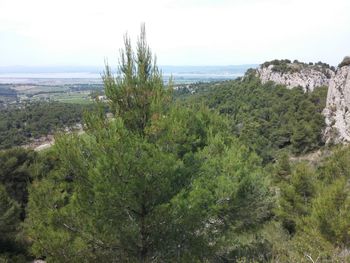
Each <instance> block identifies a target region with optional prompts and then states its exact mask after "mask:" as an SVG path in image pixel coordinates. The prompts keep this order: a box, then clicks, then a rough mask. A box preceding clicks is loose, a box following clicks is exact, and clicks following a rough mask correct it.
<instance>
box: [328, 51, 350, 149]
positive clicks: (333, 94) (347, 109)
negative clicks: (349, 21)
mask: <svg viewBox="0 0 350 263" xmlns="http://www.w3.org/2000/svg"><path fill="white" fill-rule="evenodd" d="M347 61H348V62H347ZM323 114H324V116H325V119H326V129H325V132H324V139H325V141H326V143H331V142H332V143H343V142H350V59H349V58H348V57H347V58H345V59H344V60H343V62H342V63H341V64H339V68H338V69H337V71H336V74H335V76H334V77H333V78H332V79H331V81H330V83H329V88H328V94H327V104H326V108H325V109H324V111H323Z"/></svg>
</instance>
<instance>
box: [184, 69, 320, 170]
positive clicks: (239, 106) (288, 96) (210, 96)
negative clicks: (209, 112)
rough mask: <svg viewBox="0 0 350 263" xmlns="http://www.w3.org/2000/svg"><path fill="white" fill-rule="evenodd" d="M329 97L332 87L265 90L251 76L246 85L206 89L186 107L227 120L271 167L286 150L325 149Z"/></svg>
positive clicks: (269, 85)
mask: <svg viewBox="0 0 350 263" xmlns="http://www.w3.org/2000/svg"><path fill="white" fill-rule="evenodd" d="M326 96H327V88H326V87H320V88H316V89H315V90H314V91H313V92H309V93H304V92H303V90H302V89H301V88H294V89H287V88H286V87H285V86H282V85H276V84H274V83H273V82H269V83H266V84H261V82H260V80H259V79H258V78H257V77H255V76H254V74H253V73H250V72H248V73H247V74H246V76H245V77H244V78H243V79H238V80H233V81H227V82H222V83H214V84H210V83H209V84H201V85H199V87H198V88H197V89H196V93H195V95H192V96H188V97H187V100H186V99H185V103H187V104H204V105H208V106H209V107H210V108H212V109H214V110H216V111H217V112H219V113H220V114H222V115H225V116H227V117H228V119H229V120H230V124H231V129H232V133H233V134H234V135H235V136H238V138H239V140H240V141H241V142H243V143H244V144H245V145H247V146H249V147H250V148H251V149H252V150H254V151H255V152H256V153H257V154H258V155H259V156H261V157H262V158H263V160H264V162H265V163H267V162H269V161H271V160H273V159H274V158H276V157H277V155H278V153H279V152H281V151H282V150H283V151H285V150H287V151H289V152H291V153H293V154H303V153H307V152H309V151H312V150H315V149H317V148H319V147H320V146H322V145H323V141H322V130H323V128H324V126H325V122H324V117H323V116H322V110H323V109H324V107H325V104H326Z"/></svg>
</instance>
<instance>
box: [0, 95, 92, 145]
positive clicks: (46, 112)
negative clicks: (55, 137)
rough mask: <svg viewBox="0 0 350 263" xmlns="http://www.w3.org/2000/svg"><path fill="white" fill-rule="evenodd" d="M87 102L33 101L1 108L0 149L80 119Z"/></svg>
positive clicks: (75, 122) (23, 142)
mask: <svg viewBox="0 0 350 263" xmlns="http://www.w3.org/2000/svg"><path fill="white" fill-rule="evenodd" d="M86 109H88V106H84V105H79V104H64V103H58V102H51V103H32V104H28V105H24V106H22V107H10V108H7V109H2V110H1V111H0V149H6V148H10V147H13V146H19V145H22V144H25V143H28V142H29V141H30V140H31V139H35V138H39V137H41V136H46V135H48V134H50V133H53V132H54V131H56V130H57V129H60V128H64V127H70V126H72V125H75V124H77V123H80V122H81V120H82V117H83V112H84V110H86Z"/></svg>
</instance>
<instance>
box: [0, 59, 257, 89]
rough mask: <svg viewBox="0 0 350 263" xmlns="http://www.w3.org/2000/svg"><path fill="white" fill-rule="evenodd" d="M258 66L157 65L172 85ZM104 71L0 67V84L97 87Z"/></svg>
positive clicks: (226, 75)
mask: <svg viewBox="0 0 350 263" xmlns="http://www.w3.org/2000/svg"><path fill="white" fill-rule="evenodd" d="M257 66H258V65H256V64H247V65H231V66H160V67H159V68H160V70H161V72H162V75H163V78H164V81H165V82H167V81H168V80H169V79H170V78H171V79H172V80H173V82H174V83H175V84H191V83H197V82H211V81H223V80H231V79H235V78H237V77H241V76H243V75H244V74H245V72H246V71H247V70H248V69H249V68H256V67H257ZM103 70H104V69H103V67H95V66H91V67H86V66H84V67H82V66H80V67H79V66H76V67H75V66H66V67H64V66H60V67H57V66H55V67H53V66H48V67H24V66H15V67H0V84H11V83H12V84H25V83H31V84H41V85H46V84H47V85H48V84H54V85H60V84H62V85H64V84H75V83H88V84H91V83H92V84H94V83H96V84H98V83H101V82H102V79H101V76H102V75H103ZM112 70H113V69H112ZM115 72H117V71H115ZM116 76H117V73H116Z"/></svg>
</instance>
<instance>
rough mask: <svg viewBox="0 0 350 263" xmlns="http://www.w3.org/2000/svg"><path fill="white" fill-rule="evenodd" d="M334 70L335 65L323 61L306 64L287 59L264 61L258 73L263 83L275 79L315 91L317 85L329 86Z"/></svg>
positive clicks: (284, 83)
mask: <svg viewBox="0 0 350 263" xmlns="http://www.w3.org/2000/svg"><path fill="white" fill-rule="evenodd" d="M334 71H335V68H334V67H331V66H329V65H328V64H325V63H322V62H318V63H315V64H314V63H309V64H306V63H303V62H299V61H297V60H294V61H293V62H291V61H290V60H288V59H285V60H273V61H269V62H265V63H263V64H262V65H260V67H259V68H258V69H257V71H256V75H257V76H258V77H259V78H260V80H261V81H262V83H266V82H268V81H273V82H275V83H277V84H281V85H285V86H287V87H288V88H294V87H298V86H300V87H302V88H303V90H304V91H305V92H306V91H313V90H314V89H315V88H317V87H322V86H328V85H329V81H330V79H331V78H332V77H333V76H334Z"/></svg>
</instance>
